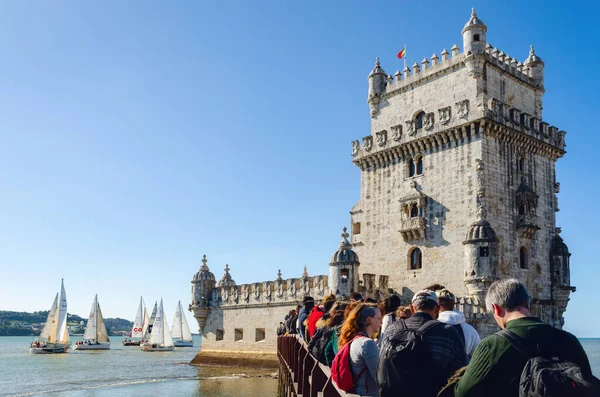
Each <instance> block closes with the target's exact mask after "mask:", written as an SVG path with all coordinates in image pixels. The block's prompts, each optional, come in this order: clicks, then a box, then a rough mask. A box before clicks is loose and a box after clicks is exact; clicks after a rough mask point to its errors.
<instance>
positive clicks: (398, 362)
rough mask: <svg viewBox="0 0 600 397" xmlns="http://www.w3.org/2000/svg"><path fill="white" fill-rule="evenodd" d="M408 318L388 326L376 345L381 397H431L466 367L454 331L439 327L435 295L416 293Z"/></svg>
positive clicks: (447, 326) (444, 325) (451, 327)
mask: <svg viewBox="0 0 600 397" xmlns="http://www.w3.org/2000/svg"><path fill="white" fill-rule="evenodd" d="M410 310H411V312H412V316H411V317H410V318H408V319H406V320H402V319H398V320H397V321H395V322H393V323H392V324H390V326H389V327H388V329H387V330H386V332H385V334H384V335H383V338H382V340H381V341H380V353H379V366H378V368H377V381H378V384H379V394H380V396H381V397H392V396H393V397H397V396H402V397H416V396H419V397H435V396H436V395H437V393H438V391H440V389H441V388H442V387H443V386H444V385H445V384H446V381H447V379H448V378H449V377H450V376H451V375H452V374H454V372H456V370H458V369H459V368H461V367H463V366H465V365H467V355H466V353H465V346H464V343H463V341H462V339H461V338H460V336H459V334H458V331H457V330H456V329H455V328H454V327H453V326H451V325H447V324H444V323H441V322H439V321H437V320H435V318H437V316H438V312H439V305H438V297H437V295H436V294H435V292H433V291H430V290H422V291H419V292H417V293H416V294H415V295H414V296H413V298H412V303H411V305H410Z"/></svg>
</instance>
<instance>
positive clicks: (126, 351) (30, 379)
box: [0, 336, 277, 397]
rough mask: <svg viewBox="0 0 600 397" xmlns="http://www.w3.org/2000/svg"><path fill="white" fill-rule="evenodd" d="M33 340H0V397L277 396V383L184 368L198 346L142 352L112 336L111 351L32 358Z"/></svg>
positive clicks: (188, 366) (241, 375) (8, 338)
mask: <svg viewBox="0 0 600 397" xmlns="http://www.w3.org/2000/svg"><path fill="white" fill-rule="evenodd" d="M31 340H32V337H29V336H26V337H20V336H15V337H10V336H9V337H0V396H40V395H44V396H46V395H49V396H56V397H58V396H60V397H75V396H77V397H79V396H86V397H87V396H111V397H112V396H117V397H120V396H134V395H135V396H139V395H147V396H197V397H217V396H224V397H259V396H261V397H262V396H276V395H277V380H276V379H268V378H244V376H246V375H245V374H239V375H233V376H232V375H230V374H228V373H223V372H222V371H223V370H222V369H210V368H205V367H194V366H191V365H188V363H189V362H190V360H191V359H192V358H193V357H194V356H195V355H196V353H197V352H198V350H199V348H198V347H187V348H184V347H182V348H176V349H175V351H174V352H156V353H144V352H142V351H140V348H139V347H123V346H122V345H121V338H120V337H111V342H112V346H111V350H109V351H104V352H85V351H83V352H79V351H70V352H69V353H68V354H57V355H52V354H50V355H33V354H29V348H28V346H29V342H30V341H31ZM78 340H80V338H73V339H72V341H73V342H76V341H78ZM196 345H198V346H199V340H198V341H196ZM219 371H221V372H219ZM240 371H241V370H240ZM244 371H245V373H246V374H247V373H248V371H246V370H244Z"/></svg>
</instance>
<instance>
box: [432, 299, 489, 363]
mask: <svg viewBox="0 0 600 397" xmlns="http://www.w3.org/2000/svg"><path fill="white" fill-rule="evenodd" d="M438 321H441V322H443V323H444V324H448V325H457V324H460V327H461V328H462V330H463V334H464V335H465V351H466V352H467V356H469V358H470V357H471V356H472V355H473V352H474V351H475V348H476V347H477V345H478V344H479V342H481V338H480V337H479V334H478V333H477V331H476V330H475V328H473V327H472V326H470V325H469V324H467V322H466V320H465V316H464V315H463V314H462V313H461V312H459V311H458V310H454V311H445V312H440V314H439V317H438Z"/></svg>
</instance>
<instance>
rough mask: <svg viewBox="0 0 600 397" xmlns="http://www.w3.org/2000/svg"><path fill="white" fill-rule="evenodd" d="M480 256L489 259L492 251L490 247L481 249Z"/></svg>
mask: <svg viewBox="0 0 600 397" xmlns="http://www.w3.org/2000/svg"><path fill="white" fill-rule="evenodd" d="M479 256H480V257H481V258H487V257H489V256H490V249H489V247H479Z"/></svg>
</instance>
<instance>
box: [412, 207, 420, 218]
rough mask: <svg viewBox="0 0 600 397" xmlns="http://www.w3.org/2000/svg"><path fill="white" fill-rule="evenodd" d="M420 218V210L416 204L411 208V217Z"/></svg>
mask: <svg viewBox="0 0 600 397" xmlns="http://www.w3.org/2000/svg"><path fill="white" fill-rule="evenodd" d="M417 216H419V208H417V205H416V204H413V205H411V206H410V217H411V218H415V217H417Z"/></svg>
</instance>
